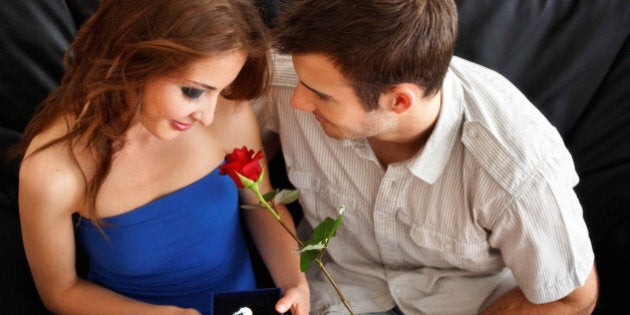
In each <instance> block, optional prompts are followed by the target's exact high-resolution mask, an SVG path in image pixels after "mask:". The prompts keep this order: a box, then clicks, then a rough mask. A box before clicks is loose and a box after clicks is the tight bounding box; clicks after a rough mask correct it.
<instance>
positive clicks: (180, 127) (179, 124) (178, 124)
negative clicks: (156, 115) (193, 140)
mask: <svg viewBox="0 0 630 315" xmlns="http://www.w3.org/2000/svg"><path fill="white" fill-rule="evenodd" d="M171 122H172V123H173V127H174V128H175V129H177V130H179V131H186V130H188V129H190V127H192V126H193V125H192V124H185V123H182V122H179V121H176V120H172V121H171Z"/></svg>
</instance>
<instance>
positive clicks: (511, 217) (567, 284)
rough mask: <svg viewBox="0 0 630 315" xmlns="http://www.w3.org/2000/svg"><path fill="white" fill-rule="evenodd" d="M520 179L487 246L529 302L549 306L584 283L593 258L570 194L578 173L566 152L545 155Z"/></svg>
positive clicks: (576, 203)
mask: <svg viewBox="0 0 630 315" xmlns="http://www.w3.org/2000/svg"><path fill="white" fill-rule="evenodd" d="M524 178H525V180H523V181H522V182H521V184H520V185H519V186H518V189H517V190H516V191H515V192H514V193H513V194H510V195H509V197H508V198H506V199H507V200H506V202H505V207H504V209H503V210H502V211H501V212H500V215H498V216H497V217H496V218H497V221H496V222H494V224H493V226H494V227H493V228H492V234H491V237H490V242H491V244H493V246H496V247H497V248H499V249H500V250H501V255H502V257H503V260H504V261H505V263H506V265H507V266H508V267H509V268H510V269H511V270H512V272H513V274H514V276H515V278H516V281H517V283H518V285H519V287H520V288H521V290H522V291H523V293H524V294H525V296H526V297H527V299H528V300H530V301H531V302H533V303H547V302H551V301H555V300H558V299H560V298H562V297H564V296H566V295H567V294H569V293H571V291H573V290H575V289H576V288H579V287H581V286H582V285H583V284H584V282H585V280H586V278H587V277H588V275H589V273H590V271H591V268H592V265H593V261H594V254H593V250H592V247H591V242H590V238H589V233H588V230H587V227H586V224H585V221H584V219H583V214H582V207H581V205H580V202H579V200H578V198H577V196H576V194H575V192H574V191H573V187H574V186H575V184H576V183H577V174H576V172H575V169H574V167H573V161H572V159H571V157H570V155H569V153H568V151H566V150H564V149H563V148H556V150H554V151H553V152H549V154H548V155H546V156H545V158H543V159H541V160H540V162H539V163H538V164H537V167H535V168H534V169H533V170H532V171H531V172H530V174H529V175H528V176H525V177H524Z"/></svg>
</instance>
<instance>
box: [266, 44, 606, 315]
mask: <svg viewBox="0 0 630 315" xmlns="http://www.w3.org/2000/svg"><path fill="white" fill-rule="evenodd" d="M274 66H275V74H274V82H273V84H272V89H271V91H270V93H269V94H268V95H266V96H265V97H263V98H261V99H259V100H257V101H256V102H255V106H258V107H259V108H260V115H259V116H260V117H259V118H260V123H261V127H262V129H263V132H265V131H273V132H276V133H278V134H279V135H280V141H281V144H282V152H283V154H284V156H285V160H286V165H287V172H288V176H289V179H290V181H291V182H292V183H293V184H294V185H295V186H296V187H297V188H299V189H300V191H301V195H300V203H301V205H302V208H303V210H304V218H305V220H303V222H302V224H301V225H300V234H301V235H302V236H307V237H308V236H310V234H309V233H310V231H309V229H310V228H311V227H313V226H315V225H317V224H318V223H319V222H321V221H322V220H323V219H324V218H325V217H333V218H335V217H336V215H337V208H338V206H339V205H342V204H343V205H345V206H346V211H345V212H344V219H343V221H342V224H341V226H340V228H339V230H338V232H337V236H336V237H335V238H333V239H332V240H331V242H330V245H329V248H328V255H327V256H326V268H327V269H328V271H329V272H330V274H331V275H332V277H333V278H334V279H335V281H336V282H337V283H338V284H339V286H340V288H341V291H342V292H343V293H344V295H345V296H346V298H347V300H348V301H349V302H350V304H351V305H352V307H353V310H354V311H355V312H357V313H368V312H379V311H385V310H388V309H391V308H393V307H394V306H396V305H397V306H398V307H399V308H400V309H401V310H402V311H403V312H404V313H405V314H424V313H430V314H474V313H478V312H479V311H480V310H482V309H483V308H485V307H486V306H488V304H489V303H491V302H492V301H494V300H496V298H498V297H499V296H501V295H503V294H504V293H506V292H507V291H508V290H510V289H512V288H514V287H515V286H516V285H517V284H518V286H519V287H520V288H521V289H522V290H523V292H524V293H525V296H526V297H527V298H528V299H529V300H530V301H532V302H534V303H545V302H550V301H554V300H557V299H559V298H561V297H563V296H565V295H567V294H568V293H570V292H571V291H573V290H574V289H576V288H578V287H580V286H582V284H583V283H584V281H585V279H586V277H587V276H588V275H589V273H590V271H591V267H592V265H593V261H594V256H593V251H592V247H591V243H590V239H589V235H588V231H587V228H586V225H585V222H584V219H583V217H582V208H581V206H580V203H579V201H578V199H577V197H576V195H575V193H574V191H573V187H574V186H575V185H576V184H577V182H578V177H577V174H576V172H575V168H574V165H573V161H572V158H571V156H570V154H569V152H568V151H567V149H566V148H565V146H564V143H563V141H562V139H561V137H560V135H559V134H558V132H557V130H556V129H555V128H554V127H553V126H552V125H551V124H550V123H549V122H548V121H547V120H546V119H545V117H544V116H543V115H542V114H541V113H540V112H539V111H538V110H537V109H536V108H535V107H534V106H533V105H532V104H531V103H530V102H529V101H528V100H527V99H526V98H525V97H524V96H523V95H522V94H521V93H520V92H519V91H518V90H517V89H516V88H515V87H514V86H513V85H512V84H511V83H509V82H508V81H507V80H506V79H505V78H503V77H502V76H500V75H499V74H497V73H496V72H493V71H491V70H489V69H487V68H484V67H482V66H479V65H476V64H473V63H470V62H468V61H465V60H463V59H460V58H457V57H454V58H453V60H452V62H451V66H450V68H449V71H448V74H447V76H446V78H445V81H444V85H443V91H442V92H443V98H442V106H441V110H440V114H439V117H438V121H437V124H436V126H435V129H434V131H433V132H432V134H431V136H430V137H429V139H428V141H427V143H426V145H425V146H424V148H423V149H422V150H421V151H420V152H418V153H417V154H416V155H415V156H414V157H412V158H411V159H409V160H407V161H403V162H399V163H395V164H390V165H388V166H387V167H386V168H384V167H382V166H381V165H380V163H379V162H378V160H377V159H376V157H375V155H374V153H373V152H372V150H371V148H370V146H369V144H368V142H367V140H366V139H358V140H336V139H332V138H329V137H328V136H326V134H325V133H324V132H323V130H322V128H321V127H320V125H319V123H318V122H317V121H316V119H315V118H314V117H313V115H312V114H310V113H306V112H302V111H299V110H295V109H293V108H291V106H290V104H289V99H290V96H291V93H292V90H293V88H294V87H295V85H296V84H297V82H298V81H297V80H298V79H297V76H296V74H295V72H294V70H293V68H292V64H291V61H290V57H287V56H276V60H275V65H274ZM307 237H303V239H308V238H307ZM308 278H309V283H310V285H311V297H312V301H311V306H312V313H313V314H343V313H347V311H346V309H345V307H344V306H343V304H341V302H340V300H339V298H338V297H337V295H336V292H335V291H334V289H333V287H332V286H331V285H330V284H329V283H328V282H327V280H326V279H325V278H324V277H323V275H322V274H321V273H320V272H319V269H318V268H317V267H316V266H312V267H311V269H310V270H309V273H308Z"/></svg>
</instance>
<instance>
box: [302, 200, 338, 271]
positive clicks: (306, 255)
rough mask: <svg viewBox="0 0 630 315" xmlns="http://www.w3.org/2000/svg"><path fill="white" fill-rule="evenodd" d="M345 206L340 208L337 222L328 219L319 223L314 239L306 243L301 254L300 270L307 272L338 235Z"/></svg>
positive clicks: (314, 232)
mask: <svg viewBox="0 0 630 315" xmlns="http://www.w3.org/2000/svg"><path fill="white" fill-rule="evenodd" d="M345 209H346V208H345V206H343V205H342V206H340V207H339V215H338V216H337V219H336V220H333V219H332V218H330V217H326V219H324V221H322V222H321V223H319V224H318V225H317V226H316V227H315V229H314V230H313V237H312V238H311V239H310V240H309V241H308V242H305V243H304V247H302V249H301V250H300V251H299V252H300V270H301V271H302V272H306V271H307V270H308V268H309V266H310V264H311V262H312V261H313V259H315V258H317V257H319V256H320V255H321V253H322V252H323V251H325V250H326V247H328V242H329V241H330V239H331V238H333V236H335V235H336V234H337V228H339V225H341V218H342V215H343V212H344V211H345Z"/></svg>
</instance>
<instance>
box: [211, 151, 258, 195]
mask: <svg viewBox="0 0 630 315" xmlns="http://www.w3.org/2000/svg"><path fill="white" fill-rule="evenodd" d="M262 157H263V154H262V152H260V151H258V152H256V154H254V150H249V149H247V147H245V146H243V147H242V148H240V149H234V151H232V153H230V154H228V156H227V157H226V158H225V164H223V165H222V166H220V167H219V174H221V175H225V174H228V175H230V177H231V178H232V180H233V181H234V182H235V183H236V185H238V188H244V186H243V183H241V179H240V178H239V177H238V175H236V173H239V174H241V175H242V176H245V177H247V178H249V179H251V180H253V181H257V180H258V178H259V177H260V173H262V166H261V165H260V159H262Z"/></svg>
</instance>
